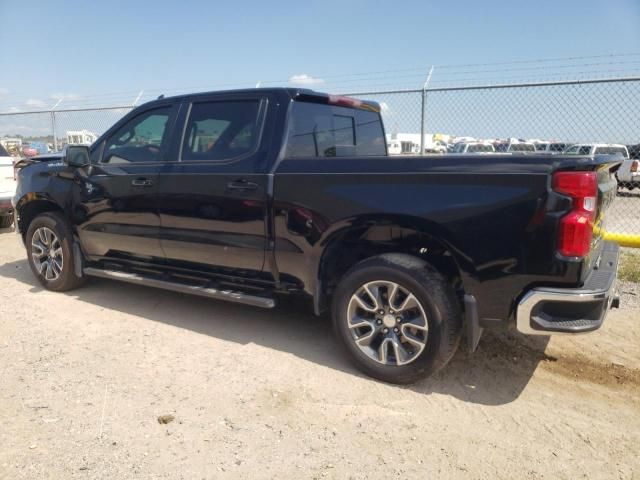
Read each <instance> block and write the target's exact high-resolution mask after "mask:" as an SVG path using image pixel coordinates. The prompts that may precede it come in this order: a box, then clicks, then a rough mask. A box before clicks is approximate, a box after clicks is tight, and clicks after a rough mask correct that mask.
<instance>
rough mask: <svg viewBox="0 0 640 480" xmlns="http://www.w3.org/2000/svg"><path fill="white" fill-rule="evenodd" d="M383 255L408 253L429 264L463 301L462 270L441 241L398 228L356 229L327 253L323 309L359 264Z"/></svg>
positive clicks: (322, 278)
mask: <svg viewBox="0 0 640 480" xmlns="http://www.w3.org/2000/svg"><path fill="white" fill-rule="evenodd" d="M383 253H405V254H409V255H413V256H416V257H419V258H422V259H423V260H425V261H427V262H429V263H430V264H431V265H433V266H434V267H435V268H436V269H437V270H438V271H439V272H440V273H441V274H443V275H444V276H445V278H446V279H447V281H448V282H449V284H450V285H451V287H452V288H453V289H454V291H455V292H456V294H457V296H458V298H460V300H461V301H462V297H463V295H464V290H463V286H462V279H461V274H460V269H459V267H458V265H457V263H456V261H455V259H454V257H453V255H452V254H451V252H450V251H449V249H447V247H446V246H445V245H444V244H443V243H442V242H441V241H439V240H438V239H436V238H434V237H432V236H430V235H428V234H425V233H422V232H420V231H418V230H412V229H408V228H405V227H399V226H395V225H376V226H369V227H363V228H360V229H352V230H348V231H347V232H345V233H343V234H341V235H340V236H339V237H337V238H335V239H334V240H333V241H332V242H331V243H330V244H329V245H328V247H327V249H326V250H325V253H324V255H323V257H322V261H321V265H320V273H319V279H320V282H321V286H322V287H321V292H320V293H321V295H322V298H321V299H320V303H319V307H320V308H319V309H320V310H323V309H324V306H325V305H327V304H328V299H329V298H330V297H331V295H332V293H333V291H334V290H335V287H336V285H337V284H338V282H339V281H340V279H341V278H342V276H343V275H344V274H345V273H346V272H347V271H348V270H349V269H350V268H351V267H352V266H354V265H355V264H356V263H359V262H361V261H362V260H364V259H366V258H369V257H373V256H375V255H381V254H383Z"/></svg>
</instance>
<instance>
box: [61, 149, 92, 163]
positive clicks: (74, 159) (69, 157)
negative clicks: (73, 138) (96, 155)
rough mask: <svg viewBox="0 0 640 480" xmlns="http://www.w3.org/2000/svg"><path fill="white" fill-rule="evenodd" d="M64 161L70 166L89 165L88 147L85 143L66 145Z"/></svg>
mask: <svg viewBox="0 0 640 480" xmlns="http://www.w3.org/2000/svg"><path fill="white" fill-rule="evenodd" d="M64 161H65V163H66V164H67V165H69V166H70V167H84V166H86V165H89V147H87V146H86V145H68V146H67V150H66V152H65V154H64Z"/></svg>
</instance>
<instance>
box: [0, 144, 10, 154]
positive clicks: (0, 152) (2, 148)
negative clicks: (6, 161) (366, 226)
mask: <svg viewBox="0 0 640 480" xmlns="http://www.w3.org/2000/svg"><path fill="white" fill-rule="evenodd" d="M9 156H10V155H9V152H7V150H6V149H5V148H4V147H3V146H2V144H0V157H9Z"/></svg>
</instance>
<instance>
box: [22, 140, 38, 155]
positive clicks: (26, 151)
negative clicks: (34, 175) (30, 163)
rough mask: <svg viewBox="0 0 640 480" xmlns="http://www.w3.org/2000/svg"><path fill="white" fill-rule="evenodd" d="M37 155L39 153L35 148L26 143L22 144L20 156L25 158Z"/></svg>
mask: <svg viewBox="0 0 640 480" xmlns="http://www.w3.org/2000/svg"><path fill="white" fill-rule="evenodd" d="M38 153H39V152H38V149H37V148H35V147H32V146H31V145H29V144H28V143H23V144H22V155H24V156H25V157H35V156H36V155H38Z"/></svg>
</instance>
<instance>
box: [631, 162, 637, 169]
mask: <svg viewBox="0 0 640 480" xmlns="http://www.w3.org/2000/svg"><path fill="white" fill-rule="evenodd" d="M631 171H632V172H637V171H638V161H637V160H634V161H633V162H631Z"/></svg>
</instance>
